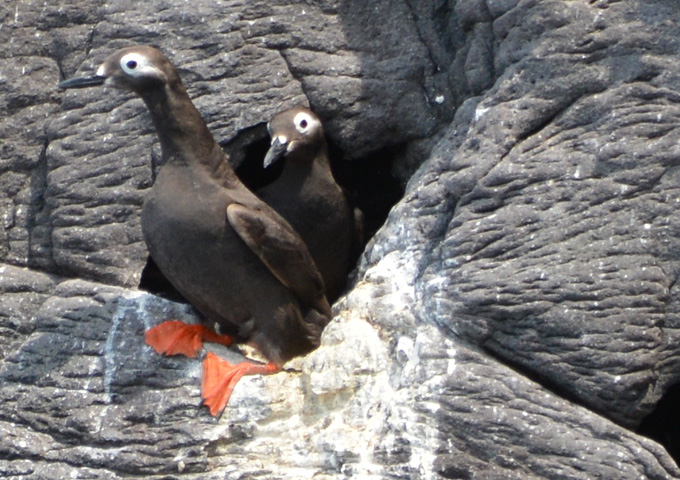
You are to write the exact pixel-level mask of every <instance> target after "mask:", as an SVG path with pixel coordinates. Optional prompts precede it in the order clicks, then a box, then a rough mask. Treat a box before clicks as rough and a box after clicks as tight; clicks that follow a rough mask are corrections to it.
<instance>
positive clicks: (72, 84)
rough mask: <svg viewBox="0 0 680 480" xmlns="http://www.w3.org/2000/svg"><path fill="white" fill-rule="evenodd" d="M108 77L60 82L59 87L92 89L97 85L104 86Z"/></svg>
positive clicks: (99, 76)
mask: <svg viewBox="0 0 680 480" xmlns="http://www.w3.org/2000/svg"><path fill="white" fill-rule="evenodd" d="M106 79H107V77H104V76H102V75H92V76H91V77H76V78H70V79H68V80H64V81H63V82H59V84H58V85H57V87H59V88H85V87H92V86H95V85H102V84H103V83H104V82H105V81H106Z"/></svg>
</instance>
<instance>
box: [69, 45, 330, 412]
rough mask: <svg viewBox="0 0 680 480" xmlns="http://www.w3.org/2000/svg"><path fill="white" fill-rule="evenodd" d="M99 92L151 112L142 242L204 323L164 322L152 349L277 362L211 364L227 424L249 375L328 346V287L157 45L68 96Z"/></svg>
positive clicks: (206, 389) (212, 359)
mask: <svg viewBox="0 0 680 480" xmlns="http://www.w3.org/2000/svg"><path fill="white" fill-rule="evenodd" d="M98 85H105V86H111V87H115V88H119V89H123V90H127V91H130V92H133V93H135V94H137V95H138V96H139V97H141V99H142V100H143V101H144V103H145V104H146V107H147V108H148V110H149V112H150V114H151V119H152V122H153V124H154V127H155V130H156V133H157V135H158V137H159V140H160V144H161V152H162V166H161V168H160V170H159V172H158V174H157V176H156V179H155V181H154V183H153V185H152V187H151V188H150V191H149V192H148V193H147V195H146V196H145V199H144V203H143V206H142V214H141V223H142V233H143V237H144V241H145V243H146V245H147V248H148V250H149V254H150V256H151V258H152V259H153V260H154V262H155V263H156V265H157V266H158V267H159V269H160V270H161V272H162V273H163V275H165V277H166V278H167V279H168V280H169V281H170V282H171V283H172V285H173V286H174V287H175V288H176V289H177V290H178V292H179V293H180V294H181V295H182V296H183V297H184V298H186V299H187V300H188V301H189V303H191V304H192V305H193V306H194V307H195V308H196V309H197V310H198V312H199V313H200V314H201V316H202V318H203V319H204V323H202V324H199V325H187V324H185V323H184V322H181V321H178V320H168V321H165V322H163V323H161V324H159V325H157V326H155V327H153V328H151V329H149V330H147V331H146V332H145V340H146V342H147V344H149V345H150V346H151V347H152V348H153V349H154V350H156V351H157V352H158V353H161V354H165V355H176V354H184V355H187V356H189V357H196V355H197V354H198V352H199V351H200V350H201V349H202V346H203V342H204V341H208V342H218V343H222V344H224V345H227V346H228V345H231V344H232V342H233V341H237V342H247V343H250V344H252V345H254V346H256V347H257V348H258V349H259V350H260V352H261V353H262V354H263V355H264V356H265V357H266V359H267V360H268V363H267V364H258V363H253V362H250V361H244V362H241V363H238V364H231V363H229V362H227V361H226V360H223V359H221V358H220V357H218V356H217V355H215V354H214V353H212V352H208V353H207V355H205V357H204V359H203V362H202V373H203V376H202V380H201V397H202V403H203V405H205V406H207V407H208V409H209V411H210V413H211V414H212V415H213V416H219V415H221V414H222V412H223V411H224V409H225V407H226V405H227V403H228V401H229V396H230V395H231V392H232V391H233V389H234V386H235V385H236V383H237V382H238V381H239V379H240V378H241V377H243V376H244V375H253V374H270V373H275V372H278V371H280V370H281V368H282V365H283V364H284V363H285V362H286V361H288V360H290V359H291V358H293V357H296V356H300V355H304V354H306V353H308V352H310V351H312V350H314V349H315V348H316V347H317V346H318V345H319V343H320V336H321V332H322V331H323V329H324V327H325V326H326V325H327V324H328V322H329V321H330V319H331V316H332V314H331V308H330V305H329V303H328V300H327V299H326V297H325V293H324V291H325V287H324V283H323V279H322V277H321V274H320V273H319V271H318V269H317V268H316V266H315V264H314V261H313V260H312V258H311V256H310V254H309V251H308V249H307V247H306V246H305V243H304V241H303V240H302V239H301V238H300V236H299V235H298V234H297V233H296V232H295V230H294V229H293V228H292V227H291V226H290V224H289V223H288V222H287V221H286V220H284V219H283V218H282V217H281V216H280V215H279V214H277V213H276V212H275V211H274V210H273V209H272V208H271V207H269V206H268V205H267V204H266V203H264V202H263V201H262V200H260V199H259V198H258V197H257V196H255V194H253V193H252V192H251V191H250V190H248V189H247V188H246V187H245V186H244V185H243V183H242V182H241V181H240V180H239V179H238V178H237V177H236V175H235V173H234V171H233V169H232V167H231V166H230V164H229V161H228V157H227V155H226V154H225V153H224V152H223V150H222V149H221V148H220V147H219V145H218V144H217V143H216V141H215V139H214V138H213V136H212V134H211V133H210V130H209V129H208V127H207V125H206V123H205V121H204V120H203V118H202V117H201V114H200V113H199V112H198V110H197V109H196V107H195V106H194V104H193V103H192V101H191V99H190V98H189V95H188V94H187V91H186V89H185V87H184V84H183V83H182V80H181V79H180V76H179V74H178V72H177V69H176V68H175V67H174V66H173V64H172V63H171V62H170V60H169V59H168V58H167V57H166V56H165V54H163V53H162V52H161V51H160V50H159V49H157V48H155V47H152V46H148V45H136V46H131V47H127V48H123V49H121V50H118V51H116V52H114V53H113V54H111V55H110V56H109V57H107V58H106V59H105V61H104V62H103V63H102V64H101V65H100V66H99V68H98V69H97V70H96V72H95V74H94V75H91V76H85V77H75V78H72V79H70V80H65V81H63V82H61V83H59V84H58V87H60V88H62V89H68V88H83V87H92V86H98ZM206 323H207V324H208V325H217V326H218V327H219V328H218V330H219V332H217V331H215V330H214V329H211V328H209V327H208V326H206Z"/></svg>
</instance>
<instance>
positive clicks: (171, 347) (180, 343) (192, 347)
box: [144, 320, 234, 358]
mask: <svg viewBox="0 0 680 480" xmlns="http://www.w3.org/2000/svg"><path fill="white" fill-rule="evenodd" d="M144 339H145V340H146V343H147V344H148V345H149V346H151V347H152V348H153V349H154V350H156V352H158V353H161V354H164V355H186V356H187V357H191V358H195V357H196V355H198V352H200V351H201V349H202V348H203V342H204V341H206V342H212V343H220V344H222V345H225V346H227V347H228V346H229V345H231V344H232V343H233V342H234V341H233V339H232V338H231V337H230V336H228V335H219V334H217V333H215V332H213V331H212V330H210V329H209V328H207V327H205V326H203V325H188V324H186V323H184V322H180V321H179V320H168V321H167V322H163V323H161V324H160V325H157V326H155V327H153V328H150V329H148V330H147V331H146V332H145V334H144Z"/></svg>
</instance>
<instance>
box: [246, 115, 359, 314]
mask: <svg viewBox="0 0 680 480" xmlns="http://www.w3.org/2000/svg"><path fill="white" fill-rule="evenodd" d="M267 128H268V129H269V134H270V136H271V139H272V140H271V147H270V148H269V151H268V152H267V155H266V156H265V159H264V162H263V164H264V167H265V168H267V167H269V166H271V165H272V164H273V163H274V162H277V161H279V160H280V159H282V158H285V166H284V168H283V171H282V173H281V175H280V176H279V177H278V178H277V179H276V180H275V181H274V182H272V183H270V184H269V185H267V186H265V187H263V188H261V189H259V190H257V192H256V193H257V195H258V196H259V197H260V198H261V199H262V200H264V201H265V202H266V203H267V204H268V205H270V206H272V207H273V208H274V209H275V210H276V211H277V212H278V213H280V214H281V216H282V217H283V218H285V219H286V220H288V222H290V224H291V225H292V226H293V228H294V229H295V230H296V231H297V232H298V233H299V234H300V236H301V237H302V239H303V240H304V241H305V243H306V244H307V247H308V248H309V252H310V253H311V255H312V258H313V259H314V262H315V263H316V266H317V267H318V269H319V272H321V275H322V277H323V280H324V283H325V285H326V297H327V298H328V299H329V300H330V301H331V302H332V301H334V300H335V299H336V298H337V297H338V296H339V295H340V293H342V290H343V289H344V287H345V282H346V280H347V275H348V273H349V270H350V267H351V262H352V260H353V259H352V253H353V251H355V250H356V249H357V243H359V242H361V239H360V237H361V233H362V215H361V212H360V211H358V209H355V210H353V209H352V208H351V207H350V204H349V202H348V201H347V197H346V195H345V193H344V192H343V190H342V188H341V187H340V186H339V185H338V184H337V182H336V181H335V178H334V177H333V173H332V171H331V167H330V162H329V159H328V147H327V144H326V139H325V137H324V132H323V127H322V125H321V121H320V120H319V118H318V117H317V116H316V115H315V114H314V113H313V112H312V111H311V110H309V109H307V108H304V107H294V108H291V109H288V110H285V111H283V112H280V113H278V114H277V115H275V116H274V117H273V118H272V120H271V121H270V122H269V124H268V125H267Z"/></svg>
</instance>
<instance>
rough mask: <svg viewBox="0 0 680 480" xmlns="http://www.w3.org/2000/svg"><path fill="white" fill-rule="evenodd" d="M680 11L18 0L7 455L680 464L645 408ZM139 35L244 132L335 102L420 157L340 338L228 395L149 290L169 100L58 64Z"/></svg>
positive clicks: (149, 460)
mask: <svg viewBox="0 0 680 480" xmlns="http://www.w3.org/2000/svg"><path fill="white" fill-rule="evenodd" d="M678 16H679V14H678V13H677V12H676V9H675V8H674V6H673V5H670V4H669V3H668V2H660V1H629V2H616V1H598V2H561V1H554V2H553V1H542V2H535V1H516V0H510V1H491V0H487V1H486V2H484V1H457V2H454V1H450V2H443V1H436V0H431V1H423V2H408V1H397V0H394V1H386V0H381V1H378V2H350V1H334V0H331V1H324V2H315V3H303V2H300V3H297V2H286V1H282V2H275V4H272V2H265V1H262V2H255V1H249V2H239V1H233V2H212V1H207V0H205V1H204V0H199V1H197V2H190V3H186V4H185V3H183V2H157V1H149V2H127V1H121V2H106V1H99V2H80V1H76V0H72V1H70V2H67V4H65V5H57V6H51V5H46V4H43V3H42V2H25V1H18V0H17V1H9V2H5V3H4V4H3V5H2V6H0V18H2V26H3V27H2V28H0V43H2V44H3V45H5V47H6V48H4V49H3V50H2V52H0V56H2V63H1V64H0V113H1V114H2V115H0V139H1V144H0V214H1V217H2V222H3V223H2V227H3V228H2V229H0V262H1V263H0V295H1V296H0V298H1V303H0V385H1V387H0V476H3V477H7V478H31V479H43V478H44V479H52V478H69V477H73V478H85V477H87V478H124V477H130V476H133V477H134V476H137V477H142V478H220V479H222V478H229V479H232V478H233V479H238V478H310V477H311V476H312V475H315V478H329V479H330V478H344V477H347V476H349V477H354V478H422V479H434V478H451V479H468V478H499V479H501V478H503V479H507V478H523V479H524V478H551V479H552V478H626V479H627V478H630V479H633V478H635V479H637V478H654V479H656V478H658V479H662V478H663V479H665V478H680V470H679V469H678V467H677V465H676V464H675V463H674V461H673V460H672V459H671V458H670V457H669V456H668V455H667V453H666V452H665V451H664V449H663V448H662V447H661V446H660V445H658V444H656V443H654V442H653V441H651V440H649V439H646V438H644V437H641V436H639V435H637V434H635V433H634V431H633V430H635V429H636V428H637V427H638V426H639V425H640V424H641V422H642V421H643V420H644V418H645V417H646V416H647V415H648V414H649V413H650V412H651V411H652V410H653V409H654V407H655V405H656V404H657V402H658V401H659V399H660V398H661V396H662V395H663V394H664V393H665V392H666V391H667V390H668V389H669V388H670V387H671V386H673V385H675V384H677V383H678V381H679V378H678V377H679V376H680V365H678V363H679V362H680V355H679V352H678V345H680V341H678V340H679V339H678V324H679V317H678V312H679V311H680V307H679V306H678V292H677V286H676V278H677V272H678V271H679V267H680V264H679V263H678V258H679V257H678V255H677V254H676V253H675V252H677V251H679V250H680V248H679V247H680V220H678V218H679V217H678V215H677V213H676V209H677V206H678V205H679V204H680V190H679V189H678V185H679V182H680V177H679V175H678V168H677V167H678V165H680V160H679V159H680V148H679V147H678V140H679V139H680V130H679V129H678V127H679V125H678V123H679V122H678V118H680V115H679V110H678V104H679V103H680V90H679V87H678V85H680V69H679V67H678V63H679V62H678V61H677V60H678V51H680V48H678V47H679V46H680V45H679V44H678V38H680V28H679V27H678V25H679V24H680V22H679V21H680V18H678ZM138 42H139V43H153V44H157V45H159V46H161V47H162V48H163V49H164V50H165V51H166V52H167V53H168V55H169V56H170V57H171V58H172V59H173V60H174V62H175V63H176V64H177V65H178V66H180V68H181V74H182V76H183V78H184V80H185V83H186V84H187V87H188V90H189V93H190V95H191V96H192V98H194V100H195V103H196V105H197V106H198V108H199V110H200V111H201V112H202V113H203V115H204V116H205V118H206V120H207V121H208V123H209V126H210V128H211V130H212V131H213V132H214V134H215V136H216V138H218V140H219V141H220V142H221V143H222V144H224V145H226V146H229V145H230V144H231V145H242V144H244V142H246V140H244V138H245V139H250V138H251V136H252V135H253V132H256V131H257V130H256V129H255V130H254V129H253V127H257V126H258V125H261V124H262V123H263V122H266V121H267V120H268V119H269V117H270V116H271V115H272V114H273V113H274V112H276V111H278V110H279V109H280V108H282V107H286V106H290V105H293V104H296V103H301V102H302V103H309V104H310V105H311V107H312V108H313V109H314V110H315V111H316V112H317V113H318V114H319V115H320V116H321V118H322V119H323V120H324V121H325V126H326V131H327V134H328V136H329V138H330V140H331V141H332V143H333V144H334V145H335V146H336V147H337V148H336V150H337V151H338V152H339V153H338V155H339V157H340V158H339V161H340V162H342V161H347V162H350V161H353V162H355V163H356V162H361V167H362V169H368V168H369V167H370V165H372V164H371V162H372V161H374V160H375V157H376V156H375V155H374V154H372V153H371V152H378V151H380V152H382V153H381V155H384V152H393V153H394V152H396V153H395V164H394V172H395V174H398V175H400V176H401V178H403V179H407V178H409V177H410V180H409V182H408V184H407V186H406V193H405V195H404V198H403V199H402V200H401V201H400V202H399V203H398V204H397V205H396V206H395V207H394V209H393V210H392V211H391V213H390V215H389V217H388V218H387V221H386V223H385V225H384V227H383V228H382V229H381V230H380V231H379V232H378V234H377V235H376V236H375V237H374V238H373V239H372V240H371V241H370V242H369V244H368V246H367V248H366V251H365V253H364V255H363V256H362V258H361V262H360V266H359V269H358V272H357V273H356V276H355V282H354V285H353V288H352V289H351V290H350V291H349V292H348V294H347V295H346V296H345V297H344V298H343V299H341V301H340V302H339V303H338V304H337V305H336V306H335V309H336V312H337V317H336V318H335V320H334V321H333V322H332V323H331V324H330V325H329V327H328V328H327V330H326V331H325V332H324V336H323V339H322V346H321V348H319V349H318V350H317V351H315V352H313V353H312V354H310V355H309V356H307V357H305V358H303V359H297V360H295V361H294V362H291V364H290V368H289V371H287V372H284V373H281V374H277V375H274V376H270V377H266V378H248V379H246V380H244V381H243V382H242V383H241V384H239V386H238V387H237V389H236V391H235V393H234V396H233V397H232V401H231V403H230V406H229V408H228V409H227V411H226V412H225V414H224V416H223V417H222V418H221V419H219V420H214V419H212V418H211V417H209V415H208V414H207V413H206V411H205V409H201V408H199V407H198V404H199V401H200V398H199V384H200V363H199V362H198V361H197V360H190V359H181V358H180V359H175V358H161V357H159V356H157V355H155V354H153V352H151V351H150V349H149V348H148V347H146V346H145V345H144V343H143V335H142V333H143V331H144V329H146V328H148V327H149V326H151V325H154V324H156V323H158V322H160V321H162V320H163V319H166V318H177V317H181V318H183V319H188V320H191V321H198V319H197V318H196V317H195V316H194V315H193V313H192V311H191V309H190V307H188V306H185V305H182V304H177V303H173V302H170V301H168V300H164V299H161V298H159V297H156V296H153V295H150V294H148V293H143V292H140V291H139V290H137V289H136V288H135V287H136V285H137V284H138V282H139V277H140V273H141V271H142V268H143V267H144V264H145V262H146V250H145V247H144V245H143V242H142V240H141V232H140V227H139V211H140V207H141V202H142V201H143V197H144V190H145V189H146V188H148V186H149V185H151V184H152V182H153V175H154V171H155V169H156V168H157V167H158V165H157V163H158V162H157V160H158V157H159V155H158V153H159V152H158V147H157V144H156V140H155V137H154V134H153V131H152V128H151V124H150V121H149V118H148V115H147V114H146V112H145V110H144V106H143V104H142V102H141V101H139V100H138V99H136V98H133V97H131V96H128V95H126V94H122V93H120V92H116V91H111V90H83V91H78V92H68V93H61V92H57V91H56V89H55V85H56V83H57V81H58V80H59V79H60V78H64V77H68V76H71V75H73V74H75V73H76V71H78V72H81V73H84V72H86V71H88V70H91V69H92V68H93V67H94V66H95V65H96V64H97V63H98V62H99V61H100V60H102V59H103V58H104V57H105V56H106V55H107V54H108V53H110V52H111V51H113V50H115V49H116V48H118V47H120V46H123V45H129V44H131V43H138ZM249 135H250V136H249ZM248 141H250V140H248ZM414 172H415V173H414ZM411 174H413V175H412V176H411ZM379 188H380V182H379V181H376V185H375V186H374V187H373V190H379ZM369 207H370V206H369ZM219 353H220V354H222V355H225V356H230V355H232V356H234V355H238V354H237V353H236V352H234V351H227V350H225V349H220V350H219ZM676 448H677V447H676Z"/></svg>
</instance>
